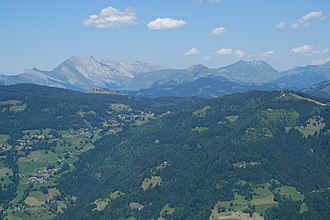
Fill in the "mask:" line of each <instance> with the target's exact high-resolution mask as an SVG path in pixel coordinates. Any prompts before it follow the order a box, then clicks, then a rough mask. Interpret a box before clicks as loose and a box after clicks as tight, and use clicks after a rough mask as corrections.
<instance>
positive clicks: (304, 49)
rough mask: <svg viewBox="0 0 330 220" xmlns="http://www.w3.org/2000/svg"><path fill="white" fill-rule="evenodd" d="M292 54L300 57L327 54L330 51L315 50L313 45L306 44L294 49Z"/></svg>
mask: <svg viewBox="0 0 330 220" xmlns="http://www.w3.org/2000/svg"><path fill="white" fill-rule="evenodd" d="M291 52H292V53H294V54H300V55H311V54H327V53H329V49H321V50H314V46H313V45H310V44H305V45H303V46H301V47H296V48H292V49H291Z"/></svg>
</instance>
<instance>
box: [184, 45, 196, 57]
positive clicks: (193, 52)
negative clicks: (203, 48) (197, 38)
mask: <svg viewBox="0 0 330 220" xmlns="http://www.w3.org/2000/svg"><path fill="white" fill-rule="evenodd" d="M197 54H198V50H197V49H196V47H193V48H191V49H190V50H188V51H187V52H185V53H184V55H186V56H196V55H197Z"/></svg>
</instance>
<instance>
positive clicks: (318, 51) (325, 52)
mask: <svg viewBox="0 0 330 220" xmlns="http://www.w3.org/2000/svg"><path fill="white" fill-rule="evenodd" d="M312 53H313V54H327V53H329V49H323V50H314V51H312Z"/></svg>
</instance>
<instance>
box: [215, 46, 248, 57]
mask: <svg viewBox="0 0 330 220" xmlns="http://www.w3.org/2000/svg"><path fill="white" fill-rule="evenodd" d="M215 54H217V55H220V56H228V55H233V56H235V57H243V56H244V55H245V52H244V51H243V50H233V49H231V48H221V49H219V50H218V51H217V52H216V53H215Z"/></svg>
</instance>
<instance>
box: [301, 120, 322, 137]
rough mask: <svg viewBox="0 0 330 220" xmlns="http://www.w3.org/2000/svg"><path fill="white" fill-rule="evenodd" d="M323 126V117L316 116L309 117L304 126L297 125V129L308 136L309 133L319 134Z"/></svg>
mask: <svg viewBox="0 0 330 220" xmlns="http://www.w3.org/2000/svg"><path fill="white" fill-rule="evenodd" d="M324 127H325V123H324V121H323V119H322V118H321V119H317V118H316V117H313V118H310V119H308V121H307V125H306V126H299V127H297V129H298V130H299V131H300V132H301V133H302V134H303V135H304V137H308V136H309V135H314V134H319V133H320V130H321V129H322V128H324Z"/></svg>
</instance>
